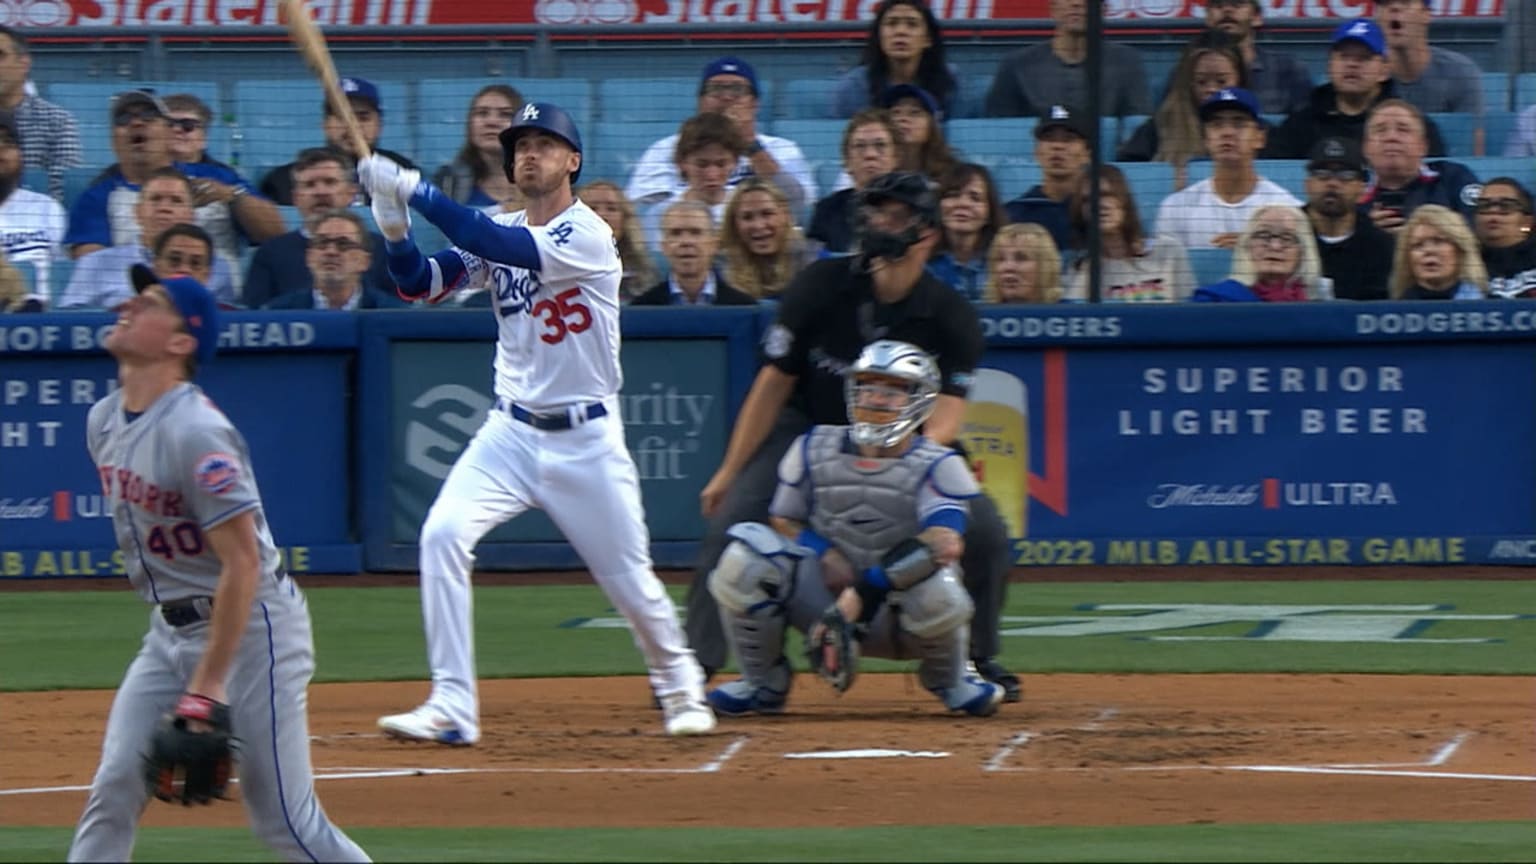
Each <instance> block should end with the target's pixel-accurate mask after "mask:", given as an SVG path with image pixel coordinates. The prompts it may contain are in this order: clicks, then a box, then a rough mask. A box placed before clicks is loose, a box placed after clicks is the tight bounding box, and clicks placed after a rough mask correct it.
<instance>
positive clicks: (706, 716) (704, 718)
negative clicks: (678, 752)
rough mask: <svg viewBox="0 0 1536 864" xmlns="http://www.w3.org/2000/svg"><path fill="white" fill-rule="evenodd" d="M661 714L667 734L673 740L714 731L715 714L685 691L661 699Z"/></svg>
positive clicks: (696, 697)
mask: <svg viewBox="0 0 1536 864" xmlns="http://www.w3.org/2000/svg"><path fill="white" fill-rule="evenodd" d="M661 714H662V717H663V721H662V722H663V724H664V727H665V728H666V730H667V734H668V735H670V736H672V737H674V738H678V737H682V736H684V735H708V734H709V733H711V732H713V731H715V712H713V711H711V710H709V706H708V705H706V704H704V700H703V699H702V698H700V697H698V696H695V695H693V694H691V693H689V692H688V691H686V690H679V691H678V692H676V693H668V694H667V695H665V696H663V697H661Z"/></svg>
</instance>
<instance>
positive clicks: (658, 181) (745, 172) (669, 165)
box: [624, 57, 817, 222]
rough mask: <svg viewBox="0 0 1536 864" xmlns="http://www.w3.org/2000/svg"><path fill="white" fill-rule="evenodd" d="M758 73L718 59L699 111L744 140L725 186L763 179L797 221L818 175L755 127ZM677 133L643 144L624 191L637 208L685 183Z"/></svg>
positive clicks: (794, 147)
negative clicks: (731, 127)
mask: <svg viewBox="0 0 1536 864" xmlns="http://www.w3.org/2000/svg"><path fill="white" fill-rule="evenodd" d="M761 95H762V93H761V90H760V89H759V88H758V85H757V72H756V71H755V70H754V69H753V68H752V66H751V65H750V64H749V63H747V62H746V61H744V60H739V59H737V58H735V57H721V58H720V59H718V60H715V61H713V62H711V63H710V64H709V65H708V66H705V67H704V74H703V76H702V78H701V80H700V82H699V100H698V113H699V114H723V115H725V117H726V118H727V119H728V120H730V121H731V122H732V123H734V124H735V125H736V132H737V134H739V135H740V136H741V137H742V139H743V140H745V141H746V142H747V150H746V153H744V154H743V155H742V156H741V157H740V158H739V159H738V160H737V162H736V165H735V167H734V168H733V169H732V171H731V174H730V177H729V178H728V179H727V181H726V187H727V188H728V189H735V188H736V186H737V184H739V183H741V181H743V180H745V179H747V178H748V177H762V178H763V179H765V180H768V181H769V182H771V183H773V185H775V186H777V187H779V189H780V191H782V192H783V193H784V196H785V197H786V198H788V199H789V204H790V212H791V213H793V214H794V216H795V221H797V222H798V221H799V220H800V219H801V218H803V215H804V214H805V212H806V209H807V207H808V206H809V205H810V204H811V203H813V202H814V201H815V200H816V198H817V195H816V179H815V175H814V173H813V172H812V171H811V165H810V162H808V161H806V158H805V154H804V153H802V152H801V150H800V145H798V144H796V143H795V142H793V141H791V140H789V139H788V138H779V137H776V136H773V135H768V134H765V133H763V132H760V131H758V128H757V109H758V98H759V97H760V96H761ZM677 138H678V136H677V135H668V136H667V137H665V138H662V139H661V140H659V141H657V142H656V143H654V144H652V145H651V146H650V147H648V148H646V151H645V153H644V154H643V155H642V156H641V157H640V161H639V162H637V163H636V164H635V170H634V171H633V172H632V173H631V174H630V175H629V184H628V186H626V187H625V189H624V194H625V196H626V197H628V198H629V200H630V201H631V202H632V203H633V204H634V205H635V206H636V207H651V206H654V205H656V204H659V203H661V202H662V201H666V200H669V199H672V198H674V197H677V196H681V195H682V194H683V193H684V192H685V191H687V188H688V184H687V182H686V181H684V180H683V175H682V172H681V171H679V170H678V166H677V162H676V158H675V157H676V153H677Z"/></svg>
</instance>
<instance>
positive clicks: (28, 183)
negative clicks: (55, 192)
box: [21, 168, 48, 195]
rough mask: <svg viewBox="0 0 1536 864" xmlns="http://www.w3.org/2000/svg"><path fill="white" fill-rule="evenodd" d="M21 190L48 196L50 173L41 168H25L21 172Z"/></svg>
mask: <svg viewBox="0 0 1536 864" xmlns="http://www.w3.org/2000/svg"><path fill="white" fill-rule="evenodd" d="M21 188H23V189H31V190H32V191H33V192H41V193H43V194H44V195H47V194H48V172H46V171H44V170H43V169H41V168H23V169H22V171H21Z"/></svg>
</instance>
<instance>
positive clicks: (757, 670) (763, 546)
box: [709, 340, 1004, 717]
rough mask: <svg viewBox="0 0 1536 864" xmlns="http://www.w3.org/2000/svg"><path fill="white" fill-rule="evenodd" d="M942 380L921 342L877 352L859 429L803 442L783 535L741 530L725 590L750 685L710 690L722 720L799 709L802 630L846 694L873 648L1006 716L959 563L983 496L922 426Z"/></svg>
mask: <svg viewBox="0 0 1536 864" xmlns="http://www.w3.org/2000/svg"><path fill="white" fill-rule="evenodd" d="M939 380H940V379H939V370H938V366H937V364H935V363H934V361H933V358H931V357H930V356H928V355H927V354H926V353H924V352H923V351H922V350H921V349H919V348H917V347H916V346H913V345H910V344H907V343H905V342H896V341H891V340H882V341H878V342H874V343H872V344H870V345H869V346H868V347H866V348H865V349H864V350H863V352H862V353H861V354H860V355H859V357H858V359H857V360H856V361H855V362H854V364H853V366H852V367H850V368H849V369H848V371H847V373H846V374H845V377H844V382H845V383H844V386H845V387H846V389H847V404H848V406H849V409H848V413H849V420H850V421H851V425H849V426H815V427H813V428H812V429H811V430H810V431H809V432H807V433H805V434H804V435H802V436H800V438H799V439H797V440H796V441H795V443H794V444H793V445H791V447H790V448H789V451H788V452H787V453H786V454H785V456H784V459H783V460H782V461H781V462H780V463H779V485H778V489H777V490H776V491H775V493H774V498H773V504H772V507H771V508H770V520H771V522H772V527H770V526H768V525H763V524H761V523H756V522H742V523H738V524H736V525H734V526H732V527H731V529H730V532H729V536H730V537H731V543H730V545H729V546H727V547H726V550H725V552H724V554H723V555H721V557H720V563H719V564H718V565H717V566H716V567H715V569H714V571H713V572H712V573H711V574H710V578H709V589H710V593H711V594H713V595H714V597H715V599H716V600H717V601H718V602H719V604H720V615H721V619H722V622H723V624H724V629H725V632H726V636H727V638H728V639H729V640H730V644H731V648H732V649H733V650H734V651H735V652H736V657H737V658H738V662H739V663H740V664H741V670H742V677H741V678H740V679H739V680H736V681H733V682H731V683H729V684H725V685H723V686H721V687H718V688H716V689H714V690H712V691H711V692H710V694H709V701H710V704H711V705H712V706H713V707H714V709H715V711H716V712H717V713H719V714H722V715H725V716H741V715H745V714H778V713H781V712H783V710H784V706H785V702H786V700H787V698H788V696H789V688H790V683H791V681H792V680H793V669H792V668H791V666H790V663H789V661H788V659H787V658H786V657H785V656H784V633H785V629H786V628H787V627H789V626H793V627H794V628H795V629H797V630H800V631H801V632H802V633H804V634H805V636H806V647H807V653H808V656H809V658H810V662H811V666H812V668H813V669H815V670H816V672H817V673H818V674H819V675H820V676H821V677H822V678H824V679H826V680H827V681H828V682H829V683H831V685H832V686H833V687H834V688H835V689H836V690H837V691H838V692H843V691H846V690H847V689H848V688H849V687H850V686H851V685H852V684H853V680H854V676H855V672H856V669H857V660H858V656H859V655H860V654H865V655H868V656H871V657H884V658H889V659H907V658H913V657H916V658H917V659H918V660H919V664H918V670H917V674H918V679H919V680H920V681H921V682H922V684H923V686H924V687H925V688H927V689H928V691H929V692H931V693H933V694H934V695H935V696H937V697H938V698H939V700H940V701H941V702H943V703H944V707H945V708H947V709H949V710H951V711H958V712H963V713H965V714H969V715H972V716H976V717H985V716H988V715H991V714H993V713H995V712H996V711H997V707H998V705H999V703H1001V702H1002V700H1003V695H1004V691H1003V688H1002V687H1001V686H999V685H997V684H994V683H991V682H989V681H987V680H985V679H983V678H981V677H980V676H979V675H977V674H976V672H975V670H974V669H973V668H972V667H971V666H970V664H969V662H968V659H967V648H968V646H969V644H970V632H969V629H970V621H971V612H972V608H973V607H972V604H971V598H970V596H969V594H967V593H966V590H965V587H964V586H963V584H962V583H961V580H960V573H959V565H958V562H959V560H960V556H961V553H962V552H963V551H964V542H963V540H962V535H964V533H965V527H966V520H967V518H968V507H967V503H966V502H967V501H968V500H969V499H971V498H974V497H976V496H977V495H978V494H980V488H979V487H978V485H977V483H976V479H975V477H973V476H972V474H971V471H970V469H969V467H967V465H966V464H965V460H964V459H962V458H960V456H959V454H957V453H956V452H955V451H953V450H951V449H949V448H947V447H943V446H941V445H938V444H935V443H933V442H932V441H929V440H928V439H926V438H924V437H922V436H921V435H919V434H918V433H917V430H918V429H919V428H921V427H922V424H923V421H925V420H926V419H927V418H928V415H929V414H931V413H932V411H933V406H934V400H935V398H936V397H937V395H938V393H939Z"/></svg>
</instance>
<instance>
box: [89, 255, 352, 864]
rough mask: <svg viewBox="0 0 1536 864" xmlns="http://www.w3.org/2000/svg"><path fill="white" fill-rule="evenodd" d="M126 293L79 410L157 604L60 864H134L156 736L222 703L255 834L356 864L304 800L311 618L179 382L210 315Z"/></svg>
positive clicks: (229, 444)
mask: <svg viewBox="0 0 1536 864" xmlns="http://www.w3.org/2000/svg"><path fill="white" fill-rule="evenodd" d="M132 279H133V284H134V289H135V291H136V293H135V295H134V297H133V298H132V299H130V300H129V301H128V302H127V303H125V304H124V306H123V309H122V311H121V313H120V317H119V318H118V320H117V325H116V326H115V327H113V329H112V331H111V333H109V334H108V336H107V339H106V346H107V350H108V351H110V352H111V353H112V355H113V356H115V357H116V358H117V360H118V376H119V380H120V382H121V384H122V386H121V387H120V388H119V389H118V390H116V391H114V392H113V393H112V394H111V395H109V396H107V397H106V398H105V399H102V400H101V401H100V402H97V403H96V404H95V405H94V406H93V407H92V408H91V412H90V416H89V419H88V420H87V424H86V435H87V442H86V443H87V445H88V446H89V448H90V452H91V458H92V459H93V460H95V462H96V467H97V470H98V473H99V474H100V477H101V485H102V493H103V494H104V495H105V496H106V497H107V500H108V501H110V502H111V507H112V527H113V530H114V531H115V533H116V535H117V543H118V546H119V548H121V549H122V550H123V557H124V561H125V562H126V564H127V568H128V579H129V582H130V583H131V584H132V585H133V588H134V590H135V591H137V592H138V593H139V595H140V596H141V597H143V598H144V599H145V601H147V602H149V603H153V604H155V608H154V611H152V612H151V613H150V616H149V632H148V633H147V634H146V635H145V636H144V641H143V643H142V645H141V646H140V648H139V653H138V656H136V657H134V659H133V662H132V663H131V664H129V666H128V672H127V674H126V675H125V676H124V677H123V682H122V684H121V685H119V687H118V689H117V695H116V697H115V698H114V699H113V700H112V711H111V714H110V715H109V716H108V718H107V732H106V737H105V739H104V741H103V743H102V754H101V766H100V767H99V768H98V769H97V771H96V777H95V779H93V780H92V781H91V792H90V797H89V798H88V799H87V801H86V805H85V812H84V814H83V815H82V816H81V817H80V824H79V826H78V827H77V828H76V830H75V838H74V842H73V843H72V844H71V845H70V848H69V860H70V861H127V860H128V859H129V858H130V857H131V856H132V853H133V841H134V835H135V833H136V831H137V829H138V822H139V816H140V815H141V814H142V812H143V810H144V807H145V805H146V804H147V803H148V801H149V788H148V786H147V785H146V782H145V764H144V761H145V754H146V751H147V750H148V749H149V744H150V738H151V736H152V734H153V732H154V730H155V727H156V726H157V725H159V724H160V722H161V720H162V718H163V717H164V716H165V715H167V714H170V713H172V712H173V711H174V712H175V713H176V714H177V716H178V717H192V716H195V715H194V714H190V713H187V709H188V708H195V707H197V706H198V705H199V704H203V705H206V704H208V703H224V704H227V705H228V706H229V716H230V719H231V726H232V729H233V734H234V736H235V737H236V738H237V739H238V741H239V747H238V749H237V752H236V760H237V762H238V769H237V774H238V776H239V780H240V792H241V796H240V797H241V798H243V799H244V801H245V808H246V811H247V812H248V813H249V815H250V820H251V827H252V828H253V829H254V830H255V832H256V835H257V836H258V837H259V838H260V839H261V840H262V841H263V842H265V843H266V844H267V845H268V846H269V847H270V848H271V849H272V850H273V851H274V852H275V853H277V854H278V855H280V856H281V857H282V858H283V859H285V860H288V861H367V860H369V859H368V856H367V854H366V853H364V852H363V850H362V849H360V848H358V846H357V844H356V843H353V842H352V841H351V840H350V839H348V837H347V836H346V835H345V834H343V833H342V832H341V831H340V830H339V829H338V828H336V827H335V826H334V825H332V824H331V823H330V821H329V820H328V819H327V818H326V815H325V811H324V810H323V809H322V808H321V807H320V802H319V800H318V799H317V798H316V797H315V783H314V775H313V773H312V771H311V768H310V761H309V721H308V717H307V715H306V708H305V699H306V696H305V691H306V689H307V687H308V685H309V679H310V676H311V675H312V674H313V672H314V669H315V651H314V642H313V640H312V638H311V635H310V620H309V607H308V605H307V604H306V603H305V600H304V595H303V593H302V592H300V591H299V588H298V586H297V585H295V584H294V583H293V580H292V579H290V578H288V577H287V576H286V575H285V574H284V573H283V570H282V566H281V563H280V561H279V559H278V554H277V549H276V547H275V546H274V545H273V543H272V534H271V532H270V531H269V530H268V528H267V520H266V516H265V514H264V513H263V511H262V504H261V494H260V492H259V491H258V490H257V488H256V480H255V477H254V476H253V475H252V473H251V461H250V453H249V451H248V450H247V448H246V444H245V439H244V438H243V437H242V436H241V435H240V433H239V432H238V431H236V430H235V428H234V426H232V425H231V424H230V422H229V419H228V418H226V417H225V416H224V414H223V413H222V412H220V411H219V409H218V408H217V407H216V406H215V405H214V404H213V403H212V402H211V401H209V399H208V397H207V396H205V395H204V394H203V391H202V390H200V389H198V387H197V386H196V385H194V384H192V383H191V381H190V379H191V377H192V374H193V373H194V372H195V371H196V368H197V367H198V366H199V365H206V364H207V363H208V362H209V361H210V360H212V359H213V353H214V347H215V345H216V344H217V341H218V333H219V330H218V325H217V308H218V303H217V301H216V300H214V297H213V295H212V294H211V293H209V292H208V289H207V288H205V287H204V286H203V285H202V284H201V283H199V282H198V281H197V280H195V279H192V278H191V277H186V276H177V277H173V278H167V279H159V278H157V277H156V276H155V274H154V273H153V272H151V271H150V270H149V268H147V267H145V266H143V265H135V266H134V267H133V270H132Z"/></svg>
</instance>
